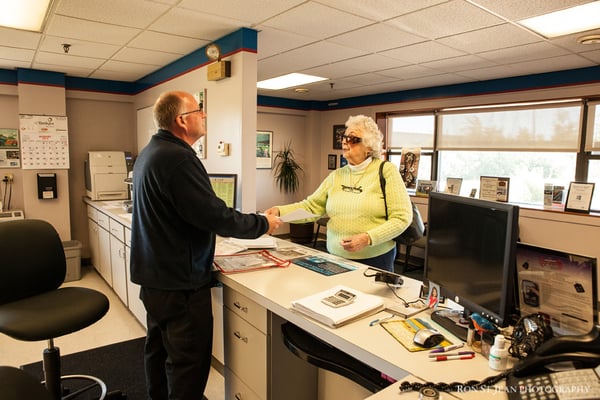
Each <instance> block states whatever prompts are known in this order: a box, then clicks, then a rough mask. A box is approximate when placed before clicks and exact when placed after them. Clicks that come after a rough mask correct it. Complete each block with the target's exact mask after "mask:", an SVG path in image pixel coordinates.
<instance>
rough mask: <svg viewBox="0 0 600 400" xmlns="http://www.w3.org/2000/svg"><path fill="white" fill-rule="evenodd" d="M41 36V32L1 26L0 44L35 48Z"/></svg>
mask: <svg viewBox="0 0 600 400" xmlns="http://www.w3.org/2000/svg"><path fill="white" fill-rule="evenodd" d="M41 38H42V34H41V33H35V32H28V31H20V30H17V29H9V28H3V27H0V46H10V47H20V48H23V49H35V48H36V47H37V46H38V45H39V43H40V39H41Z"/></svg>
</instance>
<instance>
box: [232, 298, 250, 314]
mask: <svg viewBox="0 0 600 400" xmlns="http://www.w3.org/2000/svg"><path fill="white" fill-rule="evenodd" d="M233 305H234V306H236V307H237V308H238V309H240V310H242V311H243V312H245V313H247V312H248V307H245V306H242V305H241V304H240V302H239V301H234V302H233Z"/></svg>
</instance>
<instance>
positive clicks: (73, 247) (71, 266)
mask: <svg viewBox="0 0 600 400" xmlns="http://www.w3.org/2000/svg"><path fill="white" fill-rule="evenodd" d="M63 247H64V249H65V258H66V259H67V274H66V275H65V282H69V281H76V280H79V279H81V242H80V241H79V240H67V241H65V242H63Z"/></svg>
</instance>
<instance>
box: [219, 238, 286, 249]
mask: <svg viewBox="0 0 600 400" xmlns="http://www.w3.org/2000/svg"><path fill="white" fill-rule="evenodd" d="M229 242H231V243H233V244H236V245H238V246H241V247H245V248H247V249H274V248H275V247H277V242H276V241H275V238H274V237H272V236H269V235H263V236H261V237H259V238H256V239H237V238H230V239H229Z"/></svg>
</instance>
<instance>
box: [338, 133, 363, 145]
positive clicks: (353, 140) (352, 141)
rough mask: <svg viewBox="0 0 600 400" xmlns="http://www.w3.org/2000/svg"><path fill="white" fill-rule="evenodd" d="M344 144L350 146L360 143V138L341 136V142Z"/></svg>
mask: <svg viewBox="0 0 600 400" xmlns="http://www.w3.org/2000/svg"><path fill="white" fill-rule="evenodd" d="M344 141H345V142H346V143H350V144H357V143H360V142H362V138H361V137H358V136H352V135H342V142H344Z"/></svg>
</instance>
